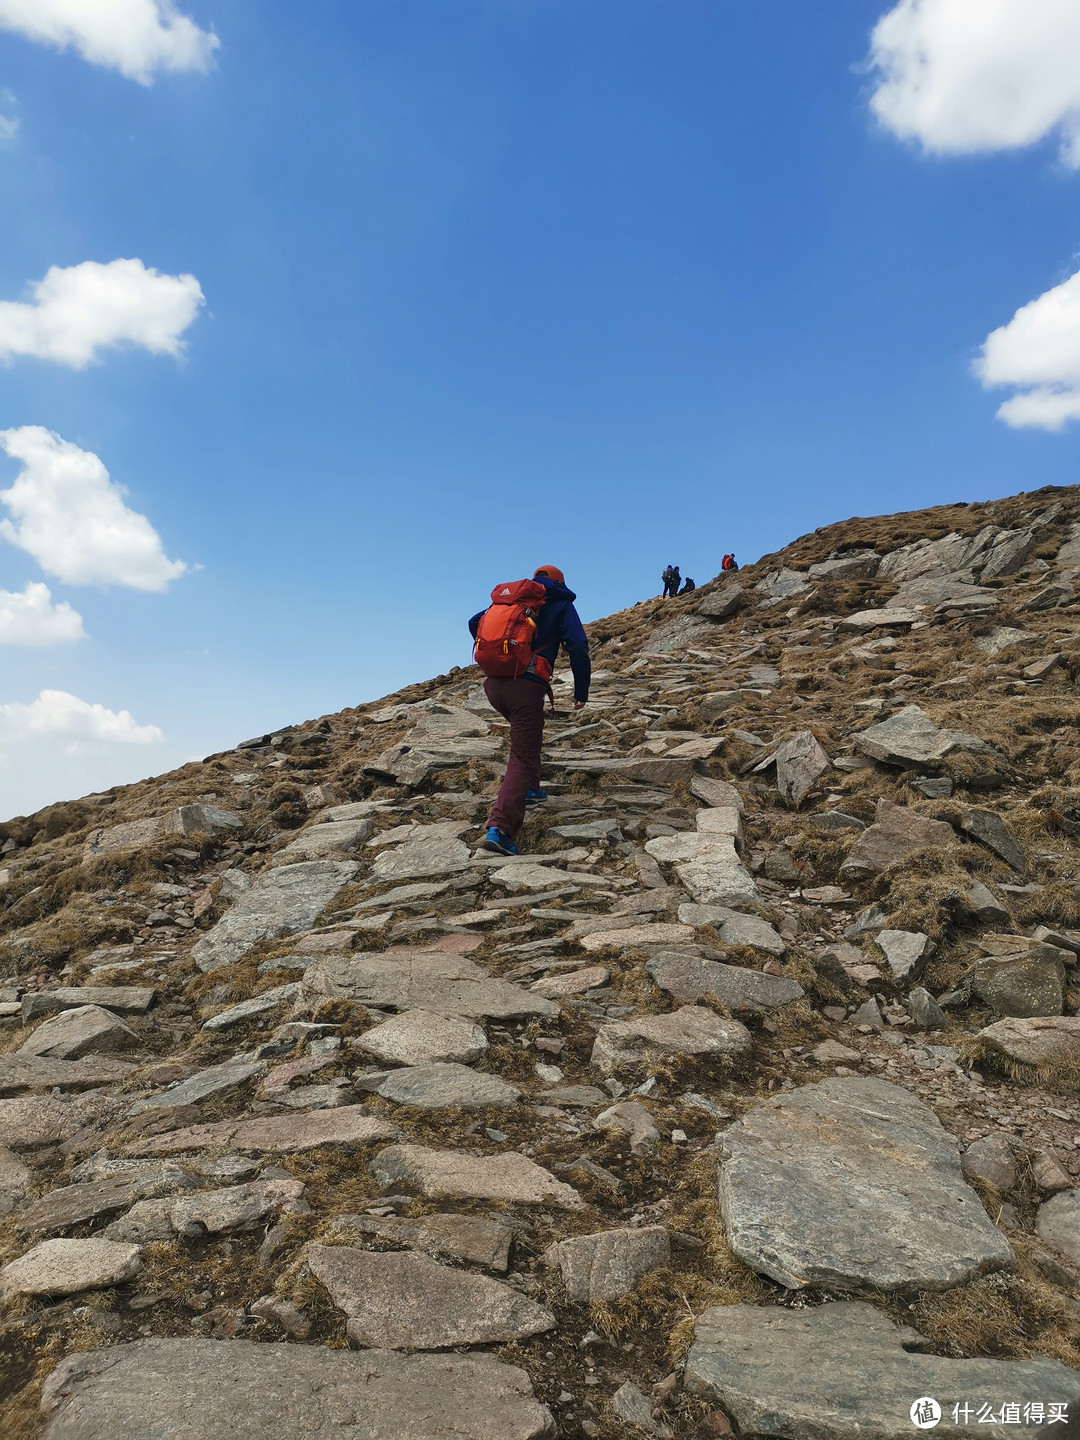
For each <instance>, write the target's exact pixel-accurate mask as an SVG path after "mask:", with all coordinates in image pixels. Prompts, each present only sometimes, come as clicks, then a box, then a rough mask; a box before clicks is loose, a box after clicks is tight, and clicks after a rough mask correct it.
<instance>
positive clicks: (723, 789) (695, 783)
mask: <svg viewBox="0 0 1080 1440" xmlns="http://www.w3.org/2000/svg"><path fill="white" fill-rule="evenodd" d="M690 793H691V795H694V796H696V797H697V799H698V800H701V801H702V802H703V803H704V804H706V805H708V806H710V807H712V808H715V809H719V810H738V812H739V814H740V815H741V814H742V813H743V811H744V810H745V809H746V806H745V805H744V803H743V798H742V796H741V795H740V794H739V792H738V790H736V788H735V786H734V785H730V784H728V782H727V781H726V780H714V779H712V778H711V777H710V776H708V775H695V776H694V778H693V780H691V782H690Z"/></svg>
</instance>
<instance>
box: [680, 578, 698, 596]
mask: <svg viewBox="0 0 1080 1440" xmlns="http://www.w3.org/2000/svg"><path fill="white" fill-rule="evenodd" d="M696 589H697V586H696V585H695V584H694V582H693V580H691V579H690V576H689V575H688V576H687V577H686V579H685V580H684V581H683V587H682V589H681V590H680V591H679V594H680V595H689V594H690V591H691V590H696Z"/></svg>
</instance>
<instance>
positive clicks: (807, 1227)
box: [719, 1077, 1015, 1293]
mask: <svg viewBox="0 0 1080 1440" xmlns="http://www.w3.org/2000/svg"><path fill="white" fill-rule="evenodd" d="M719 1192H720V1208H721V1212H722V1214H723V1218H724V1228H725V1230H726V1233H727V1238H728V1244H729V1245H730V1246H731V1249H732V1251H733V1252H734V1253H735V1255H736V1256H738V1258H739V1259H740V1260H742V1261H744V1262H745V1263H746V1264H747V1265H750V1266H752V1267H753V1269H755V1270H760V1271H761V1272H762V1273H764V1274H766V1275H768V1276H770V1277H771V1278H772V1279H773V1280H776V1281H778V1282H779V1283H780V1284H781V1285H786V1286H788V1287H790V1288H792V1289H801V1288H802V1287H804V1286H808V1285H821V1286H826V1287H829V1288H831V1289H837V1290H856V1289H863V1288H867V1287H873V1288H875V1289H880V1290H898V1291H900V1292H902V1293H907V1292H914V1291H918V1290H944V1289H947V1288H948V1287H949V1286H951V1285H959V1284H962V1283H963V1282H964V1281H965V1280H970V1279H973V1278H975V1277H976V1276H978V1275H982V1274H985V1273H987V1272H988V1271H992V1270H1005V1269H1010V1268H1011V1267H1012V1266H1013V1264H1014V1263H1015V1260H1014V1256H1013V1253H1012V1250H1011V1249H1010V1248H1009V1245H1008V1242H1007V1241H1006V1240H1005V1237H1004V1236H1003V1235H1002V1234H1001V1232H1000V1231H999V1230H998V1229H996V1228H995V1226H994V1225H993V1224H992V1223H991V1222H990V1220H989V1218H988V1217H987V1214H986V1212H985V1210H984V1209H983V1207H982V1205H981V1204H980V1202H979V1198H978V1196H977V1195H976V1194H975V1193H974V1191H972V1190H971V1189H970V1188H969V1187H968V1185H967V1184H966V1182H965V1181H964V1178H963V1175H962V1173H961V1169H960V1159H959V1156H958V1154H957V1151H956V1143H955V1141H954V1140H953V1139H952V1137H951V1136H950V1135H949V1134H948V1133H947V1132H946V1131H945V1130H944V1129H943V1128H942V1125H941V1123H940V1121H939V1120H938V1119H937V1117H936V1115H935V1114H934V1112H933V1111H932V1110H930V1109H929V1108H928V1107H927V1106H926V1105H924V1104H923V1103H922V1101H921V1100H918V1099H917V1098H916V1097H915V1096H914V1095H912V1094H911V1093H910V1092H909V1091H907V1090H903V1089H901V1088H900V1087H899V1086H896V1085H890V1084H889V1083H888V1082H886V1081H884V1080H877V1079H862V1078H856V1077H852V1078H850V1079H840V1078H837V1079H832V1080H824V1081H822V1082H820V1083H819V1084H817V1085H804V1086H803V1087H802V1088H801V1089H800V1090H797V1091H795V1092H793V1093H792V1094H790V1095H783V1096H777V1097H776V1098H774V1099H771V1100H767V1101H765V1103H764V1104H761V1105H758V1106H755V1107H754V1109H752V1110H750V1111H748V1112H747V1113H746V1114H745V1115H744V1116H743V1117H742V1119H741V1120H739V1121H738V1122H737V1123H736V1124H735V1125H733V1126H732V1127H731V1129H729V1130H727V1131H726V1132H725V1134H724V1159H723V1162H722V1164H721V1166H720V1172H719Z"/></svg>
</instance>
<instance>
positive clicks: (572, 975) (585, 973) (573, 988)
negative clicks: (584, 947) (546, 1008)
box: [529, 965, 611, 1000]
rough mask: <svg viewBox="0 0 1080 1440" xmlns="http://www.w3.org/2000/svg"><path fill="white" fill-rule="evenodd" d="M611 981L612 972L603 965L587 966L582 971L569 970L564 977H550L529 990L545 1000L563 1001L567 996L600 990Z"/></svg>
mask: <svg viewBox="0 0 1080 1440" xmlns="http://www.w3.org/2000/svg"><path fill="white" fill-rule="evenodd" d="M610 979H611V972H610V971H609V970H607V969H605V967H604V966H603V965H586V966H585V967H584V968H583V969H581V970H567V971H564V973H563V974H562V975H549V976H547V977H546V978H545V979H543V980H537V981H535V982H534V983H533V984H532V985H530V986H529V989H530V990H531V991H532V993H533V994H534V995H543V997H544V999H545V1000H561V999H562V998H563V997H564V996H566V995H584V994H586V993H587V992H588V991H589V990H596V989H599V987H600V986H601V985H606V984H607V983H608V981H609V980H610Z"/></svg>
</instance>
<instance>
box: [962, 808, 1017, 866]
mask: <svg viewBox="0 0 1080 1440" xmlns="http://www.w3.org/2000/svg"><path fill="white" fill-rule="evenodd" d="M960 828H961V830H965V831H967V833H968V834H969V835H970V836H971V838H972V839H973V840H978V842H979V843H980V845H985V846H986V848H987V849H988V850H992V851H993V852H994V854H995V855H1000V856H1001V858H1002V860H1004V861H1005V863H1006V865H1011V866H1012V868H1013V869H1014V870H1016V871H1017V872H1018V873H1019V874H1021V875H1022V874H1023V873H1024V870H1025V869H1026V868H1027V861H1026V859H1025V858H1024V852H1023V850H1021V848H1020V846H1019V845H1018V844H1017V843H1016V839H1015V837H1014V836H1013V834H1012V832H1011V830H1010V829H1009V827H1008V826H1007V825H1006V824H1005V821H1004V820H1003V819H1002V818H1001V816H1000V815H998V814H996V813H995V812H994V811H993V810H966V811H965V812H964V813H963V815H961V817H960Z"/></svg>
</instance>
